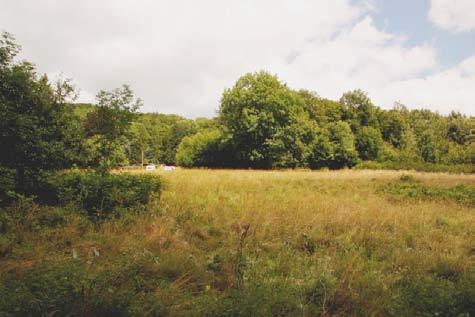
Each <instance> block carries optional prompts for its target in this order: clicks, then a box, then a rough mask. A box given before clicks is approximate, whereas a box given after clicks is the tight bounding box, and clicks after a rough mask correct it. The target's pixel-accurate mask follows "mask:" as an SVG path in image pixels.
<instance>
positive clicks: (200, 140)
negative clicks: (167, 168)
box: [176, 129, 226, 167]
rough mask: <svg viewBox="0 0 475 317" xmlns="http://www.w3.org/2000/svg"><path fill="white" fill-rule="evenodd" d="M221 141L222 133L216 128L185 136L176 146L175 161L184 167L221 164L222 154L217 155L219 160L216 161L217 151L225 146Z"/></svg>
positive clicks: (220, 150) (222, 149) (220, 151)
mask: <svg viewBox="0 0 475 317" xmlns="http://www.w3.org/2000/svg"><path fill="white" fill-rule="evenodd" d="M223 142H224V140H223V136H222V133H221V131H220V130H217V129H214V130H205V131H202V132H198V133H196V134H194V135H192V136H188V137H185V138H184V139H183V141H182V142H181V143H180V145H179V147H178V150H177V153H176V163H177V164H178V165H180V166H184V167H200V166H209V167H212V166H217V165H218V164H223V163H225V162H223V161H224V157H223V156H220V157H219V158H220V160H221V162H219V161H217V158H218V155H219V153H223V152H224V149H225V147H226V145H225V144H224V143H223ZM223 155H224V153H223ZM218 166H219V165H218Z"/></svg>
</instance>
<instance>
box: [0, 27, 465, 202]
mask: <svg viewBox="0 0 475 317" xmlns="http://www.w3.org/2000/svg"><path fill="white" fill-rule="evenodd" d="M19 52H20V46H19V45H18V44H17V43H16V42H15V39H14V38H13V36H11V35H10V34H8V33H2V35H1V36H0V113H2V116H3V118H2V120H0V153H1V154H0V176H1V178H0V180H1V181H0V188H2V192H3V193H5V192H6V191H7V190H6V189H8V188H16V189H17V190H19V192H25V193H27V192H29V191H31V190H32V189H34V188H35V187H37V185H38V182H39V180H41V175H42V173H44V172H48V171H55V170H61V169H68V168H71V167H75V166H76V167H79V168H94V169H97V170H99V171H102V172H106V171H108V170H110V169H112V168H115V167H119V166H125V165H132V164H135V165H143V164H144V163H150V162H152V163H164V164H177V165H181V166H184V167H228V168H265V169H267V168H300V167H303V168H312V169H318V168H331V169H338V168H344V167H350V168H351V167H353V166H355V165H357V164H361V163H362V162H380V163H387V162H397V163H400V164H402V166H404V165H406V166H410V164H413V163H414V162H421V163H430V164H445V165H457V164H470V163H471V162H472V160H473V157H471V150H472V145H471V132H470V128H471V123H472V122H473V118H471V117H467V116H465V115H463V114H460V113H455V112H452V113H451V114H450V115H448V116H444V115H441V114H438V113H434V112H431V111H429V110H408V109H407V108H406V107H404V106H403V105H397V106H396V107H394V108H393V109H391V110H384V109H381V108H379V107H377V106H375V105H374V104H373V103H372V101H371V100H370V99H369V97H368V96H367V94H366V93H364V92H363V91H361V90H354V91H350V92H347V93H345V94H343V96H342V97H341V98H340V100H338V101H333V100H329V99H325V98H322V97H320V96H319V95H318V94H316V93H315V92H312V91H308V90H294V89H291V88H289V87H288V86H287V85H286V84H285V83H283V82H282V81H281V80H279V78H277V77H276V76H274V75H271V74H269V73H267V72H264V71H261V72H257V73H249V74H246V75H244V76H242V77H241V78H239V79H238V80H237V82H236V83H235V85H234V86H233V87H231V88H229V89H226V90H225V91H224V92H223V95H222V97H221V101H220V107H219V112H218V115H217V116H216V117H215V118H211V119H209V118H198V119H195V120H191V119H187V118H183V117H180V116H178V115H165V114H159V113H139V112H138V110H139V108H140V107H141V105H142V102H141V100H140V99H138V98H135V97H134V94H133V92H132V90H131V89H130V88H129V87H128V86H126V85H124V86H122V87H120V88H117V89H115V90H112V91H100V92H99V93H98V94H97V101H96V104H95V105H88V104H76V103H74V100H75V98H74V97H75V89H74V86H73V85H72V84H71V81H70V80H62V81H58V82H56V83H52V82H51V81H50V80H49V79H48V78H47V76H46V75H40V74H38V73H37V72H36V69H35V66H34V65H33V64H32V63H30V62H28V61H18V60H17V55H18V53H19ZM0 199H1V198H0Z"/></svg>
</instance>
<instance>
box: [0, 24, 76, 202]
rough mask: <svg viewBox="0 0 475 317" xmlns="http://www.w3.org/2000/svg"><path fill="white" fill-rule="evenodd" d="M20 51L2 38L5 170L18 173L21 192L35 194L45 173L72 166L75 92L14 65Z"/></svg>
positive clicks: (0, 126) (1, 159) (0, 144)
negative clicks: (70, 104) (70, 107)
mask: <svg viewBox="0 0 475 317" xmlns="http://www.w3.org/2000/svg"><path fill="white" fill-rule="evenodd" d="M19 50H20V48H19V46H18V45H17V44H16V43H15V41H14V38H13V37H12V36H11V35H9V34H8V33H2V34H1V35H0V112H1V113H2V120H0V167H2V168H6V169H9V170H14V171H15V173H16V175H15V190H16V191H17V192H18V193H24V194H31V193H33V192H34V190H35V187H36V186H37V183H38V182H39V180H40V178H41V174H42V173H43V172H44V171H51V170H58V169H61V168H63V167H66V166H67V165H68V157H67V153H68V152H67V151H65V148H66V147H67V144H68V138H69V133H68V131H67V126H68V124H69V122H70V118H71V114H70V113H68V112H67V109H66V101H67V100H68V99H70V98H73V97H74V91H73V87H72V86H71V84H70V82H69V81H68V80H66V81H63V82H58V83H57V84H56V85H55V86H53V85H51V84H50V82H49V81H48V78H47V77H46V76H41V77H39V76H37V74H36V72H35V68H34V66H33V65H32V64H30V63H28V62H15V57H16V55H17V54H18V52H19ZM2 173H3V172H2ZM9 179H11V178H9ZM0 196H5V193H4V192H3V190H2V193H1V194H0Z"/></svg>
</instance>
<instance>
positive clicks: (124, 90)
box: [85, 85, 142, 172]
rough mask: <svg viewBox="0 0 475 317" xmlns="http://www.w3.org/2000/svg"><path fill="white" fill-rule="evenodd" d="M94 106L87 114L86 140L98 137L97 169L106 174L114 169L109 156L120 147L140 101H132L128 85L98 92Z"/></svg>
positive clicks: (132, 97)
mask: <svg viewBox="0 0 475 317" xmlns="http://www.w3.org/2000/svg"><path fill="white" fill-rule="evenodd" d="M96 98H97V107H96V108H95V110H94V111H92V112H89V113H88V114H87V117H86V121H85V131H86V135H87V136H88V137H94V136H97V137H98V139H97V140H99V141H98V142H97V143H96V145H97V152H98V153H97V157H99V158H100V160H99V162H98V165H93V167H97V168H98V170H100V171H102V172H106V171H108V170H110V169H111V168H112V167H115V165H114V160H111V159H110V157H111V156H113V155H114V154H115V153H116V152H117V146H119V145H121V144H123V143H122V142H123V140H124V137H125V136H127V134H128V133H129V128H130V124H131V123H132V120H133V119H134V116H135V112H136V111H137V109H138V108H139V107H140V106H141V105H142V101H141V100H140V99H134V95H133V92H132V90H131V89H130V88H129V86H127V85H123V86H122V87H121V88H117V89H114V90H113V91H110V92H108V91H100V92H99V93H98V94H97V97H96Z"/></svg>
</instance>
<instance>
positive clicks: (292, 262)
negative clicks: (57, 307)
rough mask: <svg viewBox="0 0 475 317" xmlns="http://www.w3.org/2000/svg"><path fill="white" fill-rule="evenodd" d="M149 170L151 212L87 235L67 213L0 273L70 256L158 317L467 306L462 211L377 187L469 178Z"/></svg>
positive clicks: (467, 237)
mask: <svg viewBox="0 0 475 317" xmlns="http://www.w3.org/2000/svg"><path fill="white" fill-rule="evenodd" d="M156 173H157V174H158V175H161V176H162V177H163V178H164V179H165V181H166V183H167V186H166V190H165V191H164V192H163V194H162V196H161V199H160V201H158V202H155V203H153V204H151V205H150V211H152V213H151V214H147V215H138V216H133V217H131V218H130V219H126V220H124V221H114V222H109V223H105V224H103V225H101V226H100V227H96V228H92V227H90V226H88V225H85V224H84V223H82V222H81V221H80V219H76V220H75V221H72V222H70V223H68V224H67V225H65V226H63V227H62V228H60V229H55V230H50V231H48V232H47V233H43V234H41V235H38V234H36V235H35V234H34V233H31V234H30V235H28V233H25V236H24V237H23V239H25V241H28V245H29V246H28V248H27V249H25V248H24V249H21V250H20V251H18V253H16V254H15V256H14V257H11V258H9V259H7V260H5V261H4V262H3V266H2V268H1V269H0V274H1V273H2V272H7V271H12V270H17V271H18V272H19V274H20V273H21V271H25V270H29V269H31V267H34V266H36V265H39V263H42V262H47V261H54V262H55V263H62V261H66V260H67V259H68V258H71V256H73V255H74V257H75V258H78V259H79V260H80V261H83V262H84V263H87V268H88V270H89V271H90V272H93V273H91V274H96V275H97V274H100V273H101V272H116V271H118V272H122V273H117V274H116V275H117V276H116V277H115V279H114V283H118V285H119V286H117V287H118V288H119V287H123V288H127V287H132V286H130V285H132V284H131V283H132V282H131V281H130V279H136V277H134V276H133V275H134V274H141V276H142V275H143V277H142V278H144V279H145V280H146V281H147V280H148V282H147V283H146V285H147V288H146V289H147V291H143V292H145V293H144V294H146V295H144V294H142V293H141V294H142V295H140V296H139V297H138V298H140V305H139V306H140V307H138V308H135V309H138V311H139V312H141V313H144V312H148V313H149V314H150V315H152V312H153V311H154V310H153V309H155V308H156V306H157V307H158V306H159V308H160V309H158V308H157V309H158V310H159V311H160V314H161V315H170V316H181V315H195V316H202V315H213V316H214V315H216V316H222V315H236V314H237V315H263V316H265V315H298V316H314V315H352V316H382V315H398V316H402V315H406V316H411V315H416V314H419V313H421V312H425V311H429V312H428V315H430V314H436V313H441V314H442V315H444V314H446V315H450V314H451V313H452V312H466V311H470V309H471V310H472V311H473V306H472V305H473V300H470V299H469V297H470V296H469V295H467V294H473V292H474V290H475V288H473V287H472V286H473V284H472V283H473V282H474V281H475V275H474V271H473V270H472V269H471V268H473V266H474V262H473V261H474V257H475V244H474V239H473V237H474V234H475V232H474V229H475V214H474V210H473V208H472V207H470V206H469V205H463V204H457V203H455V202H450V201H440V200H434V201H429V200H401V199H394V198H392V197H391V196H388V195H387V194H383V193H381V192H380V191H379V188H380V187H381V186H382V185H383V184H385V183H387V182H391V181H397V180H398V178H399V177H400V176H401V175H402V174H411V175H413V176H414V177H415V178H416V179H419V180H421V181H422V182H424V183H426V184H427V185H430V186H443V187H446V186H455V185H458V184H467V185H470V186H472V185H475V176H474V175H450V174H428V173H416V172H413V173H407V172H405V173H403V172H392V171H351V170H343V171H321V172H320V171H319V172H310V171H245V170H205V169H203V170H182V169H177V170H175V171H173V172H156ZM74 219H75V218H74ZM73 251H74V253H73ZM124 258H125V259H127V261H129V262H131V263H135V264H134V265H139V266H138V269H137V270H136V271H133V272H135V273H130V272H128V271H121V270H122V269H120V270H119V267H121V265H123V264H121V263H123V262H124V261H125V260H121V261H122V262H120V261H119V260H118V259H124ZM119 262H120V263H119ZM129 262H127V263H129ZM137 263H138V264H137ZM98 272H99V273H98ZM121 274H122V275H121ZM117 281H121V282H117ZM152 281H154V282H153V283H155V282H156V284H153V283H152ZM164 281H165V282H164ZM120 283H122V284H120ZM149 284H150V285H155V286H150V285H149ZM158 285H159V286H158ZM134 287H136V286H134ZM470 292H472V293H470ZM110 296H113V295H110ZM134 296H135V295H134ZM134 298H135V297H134ZM144 298H146V300H145V299H144ZM467 298H468V299H467ZM464 305H465V306H464ZM154 307H155V308H154ZM135 313H136V314H138V315H140V313H137V310H135ZM160 314H158V313H157V315H160Z"/></svg>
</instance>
